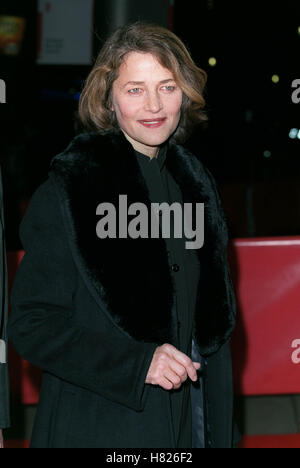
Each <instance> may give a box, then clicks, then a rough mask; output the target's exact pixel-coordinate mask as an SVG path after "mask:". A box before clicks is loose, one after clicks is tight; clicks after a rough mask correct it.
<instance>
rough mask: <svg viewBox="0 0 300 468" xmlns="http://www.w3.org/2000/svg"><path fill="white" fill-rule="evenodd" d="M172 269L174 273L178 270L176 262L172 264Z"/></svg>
mask: <svg viewBox="0 0 300 468" xmlns="http://www.w3.org/2000/svg"><path fill="white" fill-rule="evenodd" d="M172 270H173V271H175V273H177V271H179V265H177V263H174V265H172Z"/></svg>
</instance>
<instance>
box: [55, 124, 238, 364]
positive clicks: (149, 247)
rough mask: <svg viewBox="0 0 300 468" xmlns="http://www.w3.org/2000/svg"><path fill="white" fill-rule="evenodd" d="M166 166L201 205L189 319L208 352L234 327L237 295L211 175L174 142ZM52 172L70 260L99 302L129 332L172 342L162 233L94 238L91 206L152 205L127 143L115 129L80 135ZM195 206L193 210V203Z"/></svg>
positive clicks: (146, 339) (189, 198) (187, 194)
mask: <svg viewBox="0 0 300 468" xmlns="http://www.w3.org/2000/svg"><path fill="white" fill-rule="evenodd" d="M166 165H167V168H168V170H169V171H170V172H171V174H172V175H173V177H174V178H175V180H176V182H177V183H178V185H179V186H180V188H181V191H182V195H183V201H184V202H191V203H195V202H202V203H204V204H205V240H204V246H203V247H202V248H201V249H198V250H197V254H198V257H199V261H200V262H201V280H200V283H199V290H198V302H197V307H196V313H195V318H194V324H195V339H196V343H197V345H198V348H199V351H200V352H201V354H202V355H204V356H207V355H209V354H211V353H213V352H215V351H217V350H218V349H219V347H220V346H221V345H222V344H223V343H224V342H225V341H227V340H228V338H229V337H230V335H231V332H232V330H233V326H234V316H235V298H234V293H233V290H232V284H231V280H230V275H229V270H228V264H227V241H228V235H227V225H226V220H225V216H224V212H223V210H222V207H221V204H220V199H219V196H218V193H217V190H216V186H215V183H214V180H213V178H212V176H211V174H210V173H209V171H208V170H207V169H206V168H205V167H204V166H203V165H202V164H201V163H200V161H199V160H198V159H197V158H196V157H195V156H194V155H192V154H191V153H190V152H188V151H187V150H186V149H184V148H183V147H182V146H179V145H170V146H169V148H168V153H167V159H166ZM49 175H50V177H51V178H52V180H54V182H55V184H56V187H57V189H58V192H59V196H60V199H61V202H62V208H63V212H64V216H65V219H66V222H67V224H66V225H67V228H68V232H69V240H70V246H71V248H72V251H73V255H74V259H75V261H76V262H77V265H78V267H79V268H80V271H81V273H82V275H83V278H84V279H85V281H86V284H87V286H88V287H89V289H90V290H91V292H92V293H93V295H94V297H95V299H96V300H98V302H99V304H102V305H103V304H104V305H105V309H106V310H107V311H108V312H109V316H110V318H112V319H113V321H114V322H115V323H117V324H118V326H119V327H120V328H121V329H122V330H123V331H124V332H125V333H126V334H129V335H130V336H131V337H132V338H134V339H136V340H138V341H143V342H154V343H158V344H163V343H173V342H174V337H175V336H176V330H175V325H176V322H175V320H173V318H172V302H173V299H172V297H173V296H172V294H173V285H172V278H171V274H170V271H169V265H168V258H167V249H166V244H165V240H164V239H162V238H160V239H151V238H149V239H135V240H134V239H131V238H127V239H101V240H100V239H99V238H98V237H97V236H96V224H97V221H99V217H97V216H96V207H97V206H98V205H99V203H102V202H111V203H114V205H115V206H118V202H119V195H120V194H127V197H128V205H130V204H131V203H134V202H137V201H138V202H142V203H145V204H146V205H148V207H149V208H150V204H151V202H150V199H149V195H148V190H147V187H146V184H145V180H144V178H143V176H142V173H141V171H140V168H139V165H138V162H137V160H136V156H135V153H134V150H133V148H132V146H131V144H130V143H129V142H128V141H127V140H126V138H125V137H124V136H123V134H122V133H121V132H120V133H119V132H117V133H115V132H114V133H110V134H107V135H105V136H103V135H98V134H82V135H79V136H77V137H76V138H75V139H74V140H73V141H72V142H71V144H70V145H69V147H68V148H67V149H66V151H65V152H63V153H62V154H59V155H58V156H56V157H55V158H53V160H52V162H51V166H50V171H49ZM193 211H195V210H193Z"/></svg>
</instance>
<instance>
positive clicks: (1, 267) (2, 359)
mask: <svg viewBox="0 0 300 468" xmlns="http://www.w3.org/2000/svg"><path fill="white" fill-rule="evenodd" d="M4 233H5V229H4V212H3V191H2V178H1V169H0V278H1V283H0V428H1V429H4V428H7V427H9V426H10V415H9V378H8V364H7V336H6V321H7V312H8V284H7V283H8V279H7V266H6V248H5V235H4Z"/></svg>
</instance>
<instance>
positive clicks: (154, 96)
mask: <svg viewBox="0 0 300 468" xmlns="http://www.w3.org/2000/svg"><path fill="white" fill-rule="evenodd" d="M145 109H146V110H147V111H151V112H159V111H160V110H161V109H162V103H161V99H160V96H159V94H158V93H157V92H156V91H151V92H148V93H147V97H146V103H145Z"/></svg>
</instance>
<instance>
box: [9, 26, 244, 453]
mask: <svg viewBox="0 0 300 468" xmlns="http://www.w3.org/2000/svg"><path fill="white" fill-rule="evenodd" d="M205 80H206V75H205V73H204V72H203V71H202V70H200V69H199V68H198V67H197V66H196V65H195V64H194V62H193V61H192V59H191V57H190V55H189V53H188V51H187V50H186V48H185V46H184V45H183V43H182V42H181V41H180V40H179V39H178V38H177V37H176V36H175V35H174V34H173V33H171V32H170V31H168V30H166V29H164V28H162V27H160V26H157V25H152V24H147V23H143V22H137V23H134V24H132V25H129V26H125V27H124V28H119V29H118V30H117V31H116V32H115V33H114V34H113V35H112V36H111V37H110V38H109V39H108V40H107V42H106V43H105V44H104V46H103V48H102V50H101V52H100V54H99V57H98V59H97V61H96V64H95V66H94V68H93V70H92V71H91V73H90V75H89V77H88V79H87V81H86V85H85V88H84V90H83V93H82V96H81V101H80V106H79V116H80V119H81V122H82V124H83V125H84V127H85V129H87V130H88V132H87V133H84V134H81V135H79V136H77V137H76V138H75V139H74V140H73V141H72V142H71V144H70V146H69V147H68V148H67V149H66V151H65V152H64V153H62V154H60V155H58V156H56V157H55V158H54V159H53V160H52V163H51V167H50V171H49V178H48V179H47V181H46V182H44V183H43V184H42V185H41V186H40V188H39V189H38V190H37V192H36V193H35V194H34V196H33V198H32V201H31V204H30V206H29V208H28V211H27V213H26V216H25V218H24V220H23V222H22V225H21V229H20V234H21V240H22V242H23V245H24V248H25V251H26V254H25V257H24V259H23V261H22V263H21V265H20V268H19V270H18V273H17V276H16V279H15V282H14V286H13V291H12V316H11V319H10V324H9V335H10V339H11V341H12V343H13V344H14V346H15V347H16V349H17V350H18V352H19V353H20V354H21V355H22V356H23V357H24V358H25V359H26V360H28V361H30V362H31V363H33V364H34V365H36V366H38V367H40V368H42V369H43V370H44V377H43V383H42V389H41V395H40V402H39V407H38V412H37V417H36V421H35V427H34V431H33V436H32V441H31V446H32V447H109V448H111V447H119V448H120V447H142V448H147V447H163V448H166V447H170V448H172V447H173V448H175V447H178V448H180V447H182V448H183V447H184V448H189V447H231V446H232V444H233V442H232V378H231V361H230V352H229V338H230V336H231V333H232V330H233V327H234V317H235V300H234V294H233V290H232V284H231V280H230V274H229V268H228V263H227V256H226V248H227V241H228V235H227V227H226V221H225V217H224V213H223V210H222V207H221V203H220V199H219V196H218V192H217V189H216V185H215V182H214V179H213V177H212V175H211V174H210V173H209V171H208V170H207V169H206V168H205V167H204V166H203V165H202V164H201V163H200V162H199V161H198V159H197V158H196V157H195V156H194V155H192V154H190V153H189V152H188V151H187V150H186V149H184V148H183V147H182V146H180V145H179V144H178V142H179V141H183V140H184V139H185V138H186V136H187V132H188V131H190V130H191V128H192V125H193V124H195V123H199V122H201V121H202V120H204V119H205V115H204V111H203V108H204V105H205V102H204V99H203V88H204V85H205ZM121 196H123V197H124V196H126V202H127V204H128V205H130V209H129V211H128V213H127V212H126V213H125V208H124V203H123V205H122V203H121V204H120V197H121ZM123 201H124V199H123ZM160 202H164V203H167V204H168V206H170V204H172V203H174V202H175V203H177V204H178V203H179V204H180V206H182V205H183V203H184V204H188V203H190V204H192V206H193V205H195V204H197V203H198V204H200V203H204V204H205V220H204V221H205V241H204V245H203V247H202V248H200V249H187V248H186V244H185V241H186V239H185V236H183V235H182V236H181V238H179V237H176V235H175V233H174V231H173V227H170V229H172V232H171V231H170V235H169V236H168V237H166V238H161V237H154V236H148V237H146V236H145V235H144V233H143V235H140V236H137V235H132V236H129V235H127V234H128V232H127V228H128V230H129V224H128V219H129V217H130V216H129V215H131V218H130V219H131V221H132V222H133V223H136V220H134V219H133V218H132V215H133V214H135V213H136V211H134V207H135V208H136V205H133V203H139V206H141V204H142V206H143V207H147V208H149V209H150V211H148V216H149V213H150V212H151V210H152V207H153V206H154V205H153V206H152V203H160ZM104 204H105V205H104ZM108 206H109V207H111V206H113V207H114V210H115V212H114V214H115V215H116V216H115V217H114V216H113V214H112V213H110V218H109V219H108V220H107V221H106V220H105V218H103V217H102V218H100V217H99V215H100V214H102V215H103V214H104V213H105V209H104V208H106V210H108ZM177 206H178V205H177ZM198 206H199V205H198ZM160 213H161V212H160ZM176 216H177V215H175V214H174V219H173V221H176V222H178V218H176ZM161 218H163V217H161ZM175 218H176V219H175ZM196 218H197V217H196V215H195V210H194V212H193V224H192V225H191V226H190V229H192V228H193V227H195V222H196V221H197V219H196ZM152 219H153V218H152V217H151V220H152ZM155 219H156V222H157V220H158V219H159V217H156V218H155ZM103 220H105V223H104V221H103ZM117 220H118V230H117V229H114V228H113V222H116V221H117ZM181 221H182V220H181ZM99 223H100V224H101V223H102V228H103V229H100V228H99ZM137 224H138V223H136V224H135V228H136V227H137ZM169 224H172V223H169ZM104 225H106V229H104V227H105V226H104ZM124 227H126V229H124ZM131 227H132V225H131ZM160 227H161V224H160ZM177 227H178V226H177ZM100 231H101V232H100ZM103 231H106V236H105V232H103ZM125 231H126V232H125ZM99 233H100V234H99ZM116 233H117V234H118V235H116Z"/></svg>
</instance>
